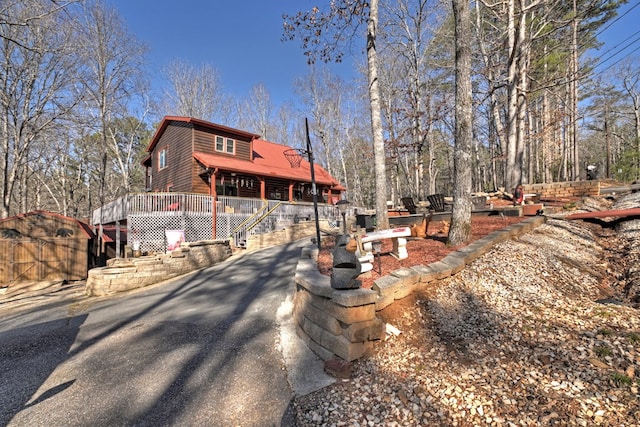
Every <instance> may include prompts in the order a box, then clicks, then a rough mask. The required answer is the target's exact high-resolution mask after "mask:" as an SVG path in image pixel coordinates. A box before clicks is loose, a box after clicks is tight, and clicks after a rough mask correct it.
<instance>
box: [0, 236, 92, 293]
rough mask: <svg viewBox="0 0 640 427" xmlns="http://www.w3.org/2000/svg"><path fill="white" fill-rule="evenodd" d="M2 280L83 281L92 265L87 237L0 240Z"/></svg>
mask: <svg viewBox="0 0 640 427" xmlns="http://www.w3.org/2000/svg"><path fill="white" fill-rule="evenodd" d="M0 251H1V252H2V254H4V256H3V257H2V261H1V262H0V283H5V284H8V283H13V282H24V281H34V280H35V281H39V280H83V279H86V278H87V271H88V268H89V248H88V242H87V240H86V239H78V238H75V239H72V238H63V237H46V238H38V239H0Z"/></svg>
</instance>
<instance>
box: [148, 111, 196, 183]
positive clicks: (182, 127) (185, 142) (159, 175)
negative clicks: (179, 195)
mask: <svg viewBox="0 0 640 427" xmlns="http://www.w3.org/2000/svg"><path fill="white" fill-rule="evenodd" d="M192 133H193V130H192V128H191V125H190V124H188V123H181V122H172V123H170V124H169V125H168V126H167V128H166V129H165V131H164V133H163V134H162V137H160V140H159V141H158V143H157V144H156V146H155V147H154V149H153V152H152V153H151V156H152V157H151V163H152V165H153V172H152V174H153V179H152V182H153V183H152V189H153V191H166V190H167V186H168V185H171V191H178V192H191V191H192V188H191V186H192V181H191V166H192V162H193V160H192V159H193V154H192V153H193V151H192V142H191V141H192V139H191V136H192ZM164 148H166V149H167V167H166V168H164V169H162V170H160V171H159V170H158V153H159V152H160V151H161V150H162V149H164Z"/></svg>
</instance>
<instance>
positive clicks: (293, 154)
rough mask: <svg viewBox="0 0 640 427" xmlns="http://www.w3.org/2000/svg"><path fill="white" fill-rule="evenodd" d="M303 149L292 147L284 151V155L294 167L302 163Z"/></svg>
mask: <svg viewBox="0 0 640 427" xmlns="http://www.w3.org/2000/svg"><path fill="white" fill-rule="evenodd" d="M303 153H304V151H303V150H299V149H297V148H291V149H289V150H285V151H284V156H285V157H286V158H287V161H288V162H289V164H290V165H291V167H292V168H299V167H300V163H302V154H303Z"/></svg>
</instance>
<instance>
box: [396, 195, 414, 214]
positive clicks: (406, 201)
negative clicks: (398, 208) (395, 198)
mask: <svg viewBox="0 0 640 427" xmlns="http://www.w3.org/2000/svg"><path fill="white" fill-rule="evenodd" d="M400 200H401V201H402V204H403V205H404V207H405V208H406V209H407V210H408V211H409V213H410V214H411V215H415V214H417V213H418V206H416V204H415V202H414V201H413V197H402V198H400Z"/></svg>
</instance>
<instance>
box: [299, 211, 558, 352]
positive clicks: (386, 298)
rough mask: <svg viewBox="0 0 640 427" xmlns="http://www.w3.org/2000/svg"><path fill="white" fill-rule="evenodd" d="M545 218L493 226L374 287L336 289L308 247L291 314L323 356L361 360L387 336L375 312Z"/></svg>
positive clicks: (301, 263) (398, 271)
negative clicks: (486, 232) (432, 260)
mask: <svg viewBox="0 0 640 427" xmlns="http://www.w3.org/2000/svg"><path fill="white" fill-rule="evenodd" d="M545 221H546V218H545V217H543V216H537V217H532V218H530V219H527V220H525V221H523V222H521V223H518V224H513V225H510V226H508V227H506V228H504V229H502V230H498V231H494V232H493V233H491V234H489V235H487V236H485V237H483V238H482V239H479V240H477V241H475V242H473V243H471V244H470V245H468V246H466V247H464V248H462V249H460V250H458V251H456V252H453V253H451V254H449V255H447V256H446V257H445V258H444V259H442V260H441V261H438V262H435V263H432V264H429V265H427V266H424V265H420V266H415V267H411V268H401V269H399V270H395V271H393V272H392V273H391V274H390V275H389V276H384V277H381V278H379V279H378V280H376V281H374V284H373V289H350V290H336V289H333V288H332V287H331V284H330V277H329V276H325V275H323V274H320V272H319V271H318V266H317V257H318V250H317V249H314V248H311V247H307V248H304V249H303V251H302V255H301V257H300V259H299V260H298V265H297V268H296V274H295V283H296V293H295V296H294V309H293V316H294V319H295V322H296V330H297V332H298V335H299V336H300V337H301V338H302V339H303V340H304V341H305V343H306V344H307V346H308V347H309V348H310V349H311V350H313V351H314V352H315V353H316V354H317V355H318V356H319V357H320V358H321V359H323V360H328V359H330V358H332V357H333V356H334V355H335V356H338V357H340V358H342V359H344V360H347V361H352V360H355V359H358V358H360V357H362V356H363V355H365V354H366V353H367V352H368V351H370V350H371V349H373V347H374V346H375V344H376V343H379V342H380V341H381V340H382V339H384V336H385V333H386V326H385V324H384V322H383V321H382V319H380V317H379V316H378V315H377V312H379V311H380V310H382V309H384V308H385V307H388V306H389V305H391V304H393V303H394V301H396V300H399V299H402V298H404V297H406V296H408V295H410V294H411V293H413V292H418V291H422V290H425V289H426V288H427V287H429V286H433V285H434V284H435V282H436V281H437V280H441V279H445V278H447V277H449V276H451V275H453V274H456V273H458V272H460V271H461V270H462V269H463V268H464V266H465V265H466V264H469V263H470V262H472V261H474V260H475V259H477V258H479V257H481V256H482V255H484V254H485V253H487V252H488V251H489V250H490V249H491V248H492V247H493V246H494V245H495V244H497V243H500V242H502V241H505V240H508V239H510V238H512V237H515V236H519V235H522V234H524V233H527V232H529V231H530V230H532V229H533V228H535V227H537V226H539V225H541V224H543V223H544V222H545Z"/></svg>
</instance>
